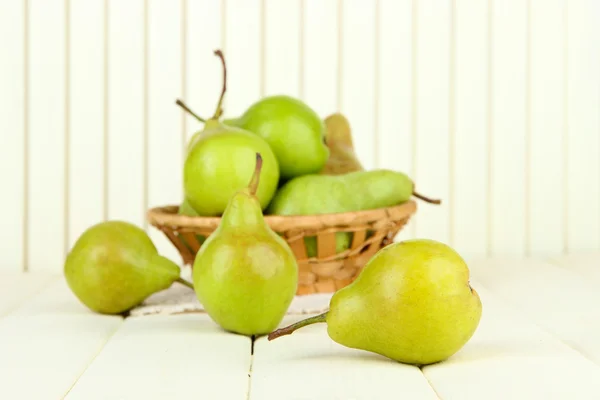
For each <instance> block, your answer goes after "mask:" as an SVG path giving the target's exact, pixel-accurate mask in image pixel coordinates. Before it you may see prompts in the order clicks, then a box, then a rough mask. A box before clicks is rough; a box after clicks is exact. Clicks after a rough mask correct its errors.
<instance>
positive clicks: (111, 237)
mask: <svg viewBox="0 0 600 400" xmlns="http://www.w3.org/2000/svg"><path fill="white" fill-rule="evenodd" d="M64 276H65V279H66V281H67V284H68V286H69V287H70V289H71V290H72V291H73V293H74V294H75V296H76V297H77V298H78V299H79V300H80V301H81V302H82V303H83V304H84V305H85V306H87V307H88V308H90V309H91V310H93V311H96V312H98V313H102V314H120V313H123V312H125V311H128V310H130V309H131V308H133V307H135V306H137V305H138V304H140V303H141V302H143V301H144V300H145V299H146V298H147V297H149V296H150V295H152V294H154V293H156V292H158V291H161V290H164V289H167V288H169V287H170V286H171V285H172V284H173V283H174V282H179V283H181V284H184V285H186V286H189V287H192V285H191V283H189V282H186V281H185V280H183V279H182V278H181V277H180V268H179V266H178V265H177V264H175V263H174V262H173V261H171V260H169V259H168V258H166V257H163V256H161V255H160V254H158V251H157V249H156V247H155V246H154V243H152V241H151V240H150V237H149V236H148V234H147V233H146V232H145V231H144V230H143V229H141V228H139V227H137V226H136V225H133V224H131V223H129V222H124V221H105V222H100V223H98V224H96V225H93V226H91V227H89V228H88V229H87V230H86V231H85V232H83V234H82V235H81V236H80V237H79V238H78V239H77V241H76V242H75V244H74V245H73V247H72V248H71V250H70V251H69V254H68V255H67V258H66V260H65V264H64Z"/></svg>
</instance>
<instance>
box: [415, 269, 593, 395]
mask: <svg viewBox="0 0 600 400" xmlns="http://www.w3.org/2000/svg"><path fill="white" fill-rule="evenodd" d="M502 271H503V270H502V269H501V268H498V269H497V272H498V273H497V274H496V275H497V276H500V275H501V274H502ZM472 284H473V287H474V288H475V289H476V290H477V291H478V293H479V295H480V297H481V301H482V304H483V314H482V318H481V322H480V324H479V327H478V329H477V331H476V332H475V334H474V335H473V337H472V338H471V340H469V342H468V343H467V344H466V345H465V346H464V347H463V348H462V349H461V350H460V351H459V352H457V353H456V354H455V355H454V356H452V357H451V358H449V359H448V360H446V361H444V362H442V363H439V364H433V365H430V366H426V367H424V368H423V373H424V374H425V376H426V377H427V379H428V380H429V382H430V384H431V385H432V386H433V388H434V389H435V390H436V392H437V393H438V395H439V396H440V398H443V399H447V400H471V399H473V400H475V399H489V400H504V399H515V400H529V399H552V400H562V399H568V398H586V399H587V398H595V397H598V395H600V367H598V366H597V365H595V364H594V363H592V362H591V361H590V360H588V359H586V358H585V357H583V356H582V355H581V354H579V353H577V352H576V351H575V350H573V349H572V348H570V347H568V346H567V345H565V344H564V343H562V342H561V341H560V340H558V339H557V338H555V337H553V336H552V335H550V334H549V333H548V332H545V331H543V330H542V329H540V328H539V327H537V326H536V325H535V324H534V323H532V321H531V319H530V318H526V317H524V316H523V315H521V314H519V313H518V308H517V309H514V308H511V307H507V306H506V304H505V303H504V302H502V301H501V300H500V299H499V298H498V297H497V296H495V295H494V293H493V292H490V291H489V290H487V289H486V288H484V287H483V286H482V285H481V284H480V283H479V282H476V281H475V280H473V281H472ZM534 293H535V292H534ZM542 309H543V308H542ZM579 326H580V327H581V325H579Z"/></svg>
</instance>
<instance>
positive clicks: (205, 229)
mask: <svg viewBox="0 0 600 400" xmlns="http://www.w3.org/2000/svg"><path fill="white" fill-rule="evenodd" d="M178 208H179V207H178V206H165V207H156V208H152V209H150V210H149V211H148V213H147V218H148V221H149V223H150V224H151V225H152V226H154V227H156V228H157V229H159V230H160V231H162V232H163V233H164V234H165V235H166V236H167V237H168V238H169V240H170V241H171V243H173V245H174V246H175V247H176V248H177V250H178V251H179V253H180V254H181V257H182V259H183V262H184V263H185V264H187V265H193V262H194V257H195V255H196V252H197V251H198V250H199V248H200V246H201V244H200V241H199V240H198V238H197V235H201V236H205V237H207V236H208V235H209V234H210V233H212V232H213V231H214V230H215V229H216V228H217V227H218V226H219V223H220V221H221V218H220V217H189V216H185V215H178V214H177V211H178ZM416 209H417V205H416V203H415V202H414V201H412V200H410V201H408V202H406V203H403V204H401V205H398V206H394V207H389V208H381V209H375V210H368V211H359V212H348V213H337V214H322V215H307V216H280V215H265V220H266V222H267V223H268V224H269V226H270V227H271V229H273V230H274V231H275V232H277V233H279V234H280V235H282V236H283V237H284V238H285V240H286V241H287V243H288V244H289V245H290V247H291V249H292V251H293V252H294V255H295V256H296V260H297V261H298V268H299V271H298V274H299V276H298V290H297V294H298V295H304V294H310V293H331V292H335V291H336V290H338V289H341V288H342V287H344V286H346V285H348V284H349V283H350V282H352V281H353V280H354V278H356V276H357V275H358V273H359V272H360V270H361V269H362V267H363V266H364V265H365V264H366V263H367V261H368V260H369V259H370V258H371V257H372V256H373V255H374V254H375V253H376V252H377V251H378V250H380V249H381V248H383V247H385V246H387V245H388V244H390V243H392V242H393V240H394V237H395V236H396V234H397V233H398V232H399V231H400V229H402V227H403V226H404V225H405V224H406V223H407V222H408V220H409V218H410V217H411V216H412V215H413V214H414V213H415V212H416ZM338 232H348V233H352V241H351V245H350V248H349V249H347V250H344V251H343V252H340V253H337V254H336V240H335V234H336V233H338ZM311 236H313V237H314V236H316V237H317V249H316V255H315V256H314V257H308V256H307V249H306V246H305V241H304V237H311Z"/></svg>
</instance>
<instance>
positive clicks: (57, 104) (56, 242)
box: [27, 0, 66, 271]
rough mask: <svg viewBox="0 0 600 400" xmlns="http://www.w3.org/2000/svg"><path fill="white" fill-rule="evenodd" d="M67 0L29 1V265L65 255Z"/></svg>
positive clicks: (55, 261) (46, 264) (54, 262)
mask: <svg viewBox="0 0 600 400" xmlns="http://www.w3.org/2000/svg"><path fill="white" fill-rule="evenodd" d="M64 5H65V2H64V1H61V0H50V1H47V0H32V1H30V2H29V6H28V11H29V46H28V50H29V54H28V59H29V66H28V69H29V74H28V78H29V81H28V89H29V113H28V127H29V138H28V149H27V151H28V153H27V157H28V163H29V168H28V172H29V180H28V184H29V187H28V193H29V199H28V206H29V212H28V221H27V223H28V225H27V232H28V238H27V239H28V241H29V246H28V253H29V254H28V263H29V265H28V268H29V269H30V270H32V271H33V270H36V271H39V270H50V271H58V270H60V268H61V266H62V262H63V259H64V255H65V247H66V246H65V245H66V243H65V200H66V198H65V190H64V187H65V127H66V122H65V83H66V80H65V61H66V57H65V51H66V48H65V47H66V46H65V44H66V39H65V26H66V20H65V15H66V12H65V8H64Z"/></svg>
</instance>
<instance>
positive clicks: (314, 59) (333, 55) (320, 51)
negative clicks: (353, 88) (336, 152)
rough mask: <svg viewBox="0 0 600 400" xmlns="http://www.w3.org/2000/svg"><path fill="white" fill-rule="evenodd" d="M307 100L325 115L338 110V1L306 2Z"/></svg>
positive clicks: (304, 65) (305, 65) (305, 94)
mask: <svg viewBox="0 0 600 400" xmlns="http://www.w3.org/2000/svg"><path fill="white" fill-rule="evenodd" d="M304 13H305V15H304V28H303V30H304V51H303V54H304V58H303V60H302V63H303V79H302V80H303V98H304V100H305V101H306V102H307V103H308V104H309V105H310V106H311V107H312V108H313V109H314V110H315V111H317V112H318V113H319V115H321V116H322V117H326V116H327V115H329V114H331V113H333V112H335V111H337V110H338V98H337V93H338V76H337V70H338V63H339V59H338V57H339V54H338V22H339V21H338V11H337V2H336V0H327V1H320V0H304Z"/></svg>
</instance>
